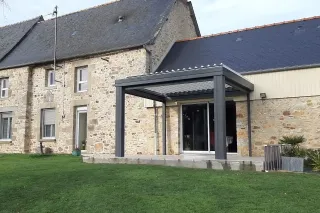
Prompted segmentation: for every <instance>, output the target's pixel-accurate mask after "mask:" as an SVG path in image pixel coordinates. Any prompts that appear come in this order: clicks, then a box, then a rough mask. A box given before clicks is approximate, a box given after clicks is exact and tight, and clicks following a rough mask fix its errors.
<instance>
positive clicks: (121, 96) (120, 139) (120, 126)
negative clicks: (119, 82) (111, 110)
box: [115, 87, 125, 157]
mask: <svg viewBox="0 0 320 213" xmlns="http://www.w3.org/2000/svg"><path fill="white" fill-rule="evenodd" d="M124 136H125V92H124V88H123V87H116V152H115V154H116V157H124V152H125V150H124V140H125V139H124Z"/></svg>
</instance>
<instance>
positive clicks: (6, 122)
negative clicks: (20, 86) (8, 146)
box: [0, 112, 12, 140]
mask: <svg viewBox="0 0 320 213" xmlns="http://www.w3.org/2000/svg"><path fill="white" fill-rule="evenodd" d="M11 126H12V113H11V112H5V113H0V140H7V139H11V133H12V128H11Z"/></svg>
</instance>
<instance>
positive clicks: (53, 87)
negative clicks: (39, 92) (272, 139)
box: [46, 85, 57, 90]
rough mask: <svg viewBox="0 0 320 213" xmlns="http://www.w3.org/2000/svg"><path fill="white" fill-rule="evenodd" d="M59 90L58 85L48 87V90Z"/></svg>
mask: <svg viewBox="0 0 320 213" xmlns="http://www.w3.org/2000/svg"><path fill="white" fill-rule="evenodd" d="M51 89H52V90H53V89H57V85H52V86H46V90H51Z"/></svg>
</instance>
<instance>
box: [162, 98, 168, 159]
mask: <svg viewBox="0 0 320 213" xmlns="http://www.w3.org/2000/svg"><path fill="white" fill-rule="evenodd" d="M166 108H167V106H166V103H162V154H163V155H167V109H166Z"/></svg>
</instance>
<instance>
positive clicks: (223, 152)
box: [213, 75, 227, 160]
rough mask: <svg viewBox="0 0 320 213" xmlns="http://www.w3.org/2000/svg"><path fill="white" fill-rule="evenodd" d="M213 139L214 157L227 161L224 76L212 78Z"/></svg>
mask: <svg viewBox="0 0 320 213" xmlns="http://www.w3.org/2000/svg"><path fill="white" fill-rule="evenodd" d="M213 82H214V97H213V98H214V137H215V152H216V153H215V157H216V159H219V160H226V159H227V147H226V100H225V97H226V91H225V90H226V88H225V76H223V75H218V76H214V78H213Z"/></svg>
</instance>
